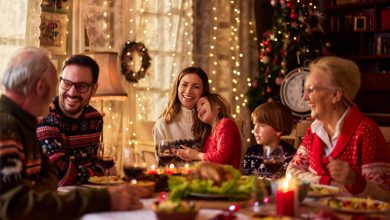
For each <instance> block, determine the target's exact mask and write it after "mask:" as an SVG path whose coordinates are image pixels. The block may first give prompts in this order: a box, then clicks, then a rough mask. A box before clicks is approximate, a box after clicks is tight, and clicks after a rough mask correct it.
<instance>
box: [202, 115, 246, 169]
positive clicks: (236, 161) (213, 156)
mask: <svg viewBox="0 0 390 220" xmlns="http://www.w3.org/2000/svg"><path fill="white" fill-rule="evenodd" d="M203 152H204V153H205V154H204V160H206V161H211V162H216V163H221V164H230V165H232V166H233V167H234V168H236V169H239V168H240V161H241V135H240V131H239V130H238V127H237V124H236V123H235V122H234V121H233V120H232V119H230V118H223V119H221V120H220V121H219V123H218V124H217V126H215V130H214V131H213V132H212V133H210V135H209V136H208V137H207V138H206V140H205V141H204V143H203Z"/></svg>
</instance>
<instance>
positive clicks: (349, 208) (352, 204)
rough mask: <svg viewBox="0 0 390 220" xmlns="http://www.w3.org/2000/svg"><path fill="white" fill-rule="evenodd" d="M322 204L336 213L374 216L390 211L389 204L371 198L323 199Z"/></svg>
mask: <svg viewBox="0 0 390 220" xmlns="http://www.w3.org/2000/svg"><path fill="white" fill-rule="evenodd" d="M320 203H321V204H322V205H324V206H326V207H329V208H331V209H333V210H335V211H341V212H348V213H360V214H372V213H382V212H388V211H390V205H389V203H386V202H382V201H379V200H373V199H370V198H367V199H365V198H357V197H334V198H323V199H321V200H320Z"/></svg>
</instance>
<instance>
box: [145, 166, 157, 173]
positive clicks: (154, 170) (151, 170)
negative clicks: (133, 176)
mask: <svg viewBox="0 0 390 220" xmlns="http://www.w3.org/2000/svg"><path fill="white" fill-rule="evenodd" d="M146 173H147V174H149V175H156V174H157V167H156V165H154V164H153V165H151V166H150V169H148V170H147V171H146Z"/></svg>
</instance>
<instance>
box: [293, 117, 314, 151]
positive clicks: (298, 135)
mask: <svg viewBox="0 0 390 220" xmlns="http://www.w3.org/2000/svg"><path fill="white" fill-rule="evenodd" d="M310 125H311V122H309V121H300V122H298V123H297V126H296V127H295V141H294V147H295V148H298V147H299V145H300V144H301V142H302V138H303V136H305V134H306V130H307V128H308V127H310Z"/></svg>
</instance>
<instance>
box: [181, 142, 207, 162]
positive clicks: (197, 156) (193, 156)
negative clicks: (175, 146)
mask: <svg viewBox="0 0 390 220" xmlns="http://www.w3.org/2000/svg"><path fill="white" fill-rule="evenodd" d="M181 147H182V149H179V150H178V151H177V153H176V155H177V156H178V157H180V158H181V159H182V160H185V161H191V160H203V155H204V154H203V153H201V152H199V151H197V150H195V149H192V148H190V147H187V146H184V145H181Z"/></svg>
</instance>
